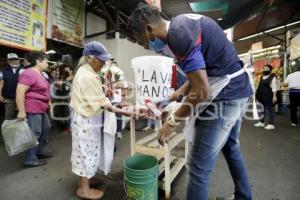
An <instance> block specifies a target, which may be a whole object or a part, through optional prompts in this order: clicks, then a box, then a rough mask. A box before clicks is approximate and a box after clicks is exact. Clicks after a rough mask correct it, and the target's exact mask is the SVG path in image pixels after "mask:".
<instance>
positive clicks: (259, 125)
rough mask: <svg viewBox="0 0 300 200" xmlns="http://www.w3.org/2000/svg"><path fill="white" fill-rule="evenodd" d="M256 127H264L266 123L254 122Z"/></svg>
mask: <svg viewBox="0 0 300 200" xmlns="http://www.w3.org/2000/svg"><path fill="white" fill-rule="evenodd" d="M254 126H255V127H264V126H265V124H264V123H262V122H257V123H256V124H254Z"/></svg>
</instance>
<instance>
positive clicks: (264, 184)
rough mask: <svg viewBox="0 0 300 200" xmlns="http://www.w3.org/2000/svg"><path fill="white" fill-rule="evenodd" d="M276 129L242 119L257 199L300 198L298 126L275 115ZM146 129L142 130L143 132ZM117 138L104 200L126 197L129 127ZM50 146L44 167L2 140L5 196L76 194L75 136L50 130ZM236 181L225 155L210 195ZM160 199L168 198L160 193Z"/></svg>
mask: <svg viewBox="0 0 300 200" xmlns="http://www.w3.org/2000/svg"><path fill="white" fill-rule="evenodd" d="M276 121H277V122H276V129H275V130H273V131H267V130H264V129H262V128H255V127H253V124H254V122H253V121H250V122H249V121H248V122H244V124H243V127H242V132H241V146H242V150H243V152H244V158H245V160H246V165H247V168H248V173H249V176H250V179H251V180H250V181H251V185H252V189H253V197H254V198H253V199H254V200H300V127H291V126H289V122H288V120H287V118H286V117H284V116H278V117H277V118H276ZM145 134H146V133H144V132H143V133H142V132H140V133H138V135H139V137H141V136H143V135H145ZM123 135H124V138H123V140H120V141H117V146H118V151H117V153H116V155H115V159H114V163H113V170H112V172H111V174H109V176H107V177H106V178H104V176H102V175H101V174H100V175H98V176H99V177H102V178H103V180H104V183H103V184H101V185H99V186H98V187H99V188H101V189H104V190H105V196H104V197H103V200H121V199H126V198H125V194H124V190H123V179H122V178H123V161H124V160H125V159H126V158H127V157H128V156H129V151H130V150H129V149H130V144H129V133H128V132H127V131H126V132H124V134H123ZM49 148H50V149H52V150H53V152H54V157H53V158H52V159H50V160H49V162H48V164H47V165H46V166H43V167H39V168H33V169H24V168H23V167H22V161H23V157H24V155H23V154H21V155H18V156H15V157H12V158H9V157H8V156H7V153H6V151H5V148H4V146H3V144H0V185H1V187H0V199H1V200H23V199H26V200H73V199H77V198H76V197H75V196H74V192H75V186H76V176H75V175H73V174H72V172H71V165H70V161H69V160H70V151H71V137H70V135H63V134H61V133H60V132H59V131H58V130H57V129H56V130H55V129H54V130H52V134H51V135H50V143H49ZM186 182H187V171H186V170H183V171H182V172H181V173H180V174H179V176H178V177H177V178H176V179H175V182H174V184H173V190H172V199H173V200H183V199H185V193H186ZM233 187H234V186H233V183H232V180H231V177H230V174H229V171H228V168H227V166H226V163H225V161H224V159H223V157H222V156H220V159H219V160H218V163H217V165H216V168H215V170H214V173H213V176H212V183H211V189H210V196H211V197H216V196H220V195H225V194H231V193H232V192H233ZM160 196H161V197H160V199H164V198H163V195H162V194H161V195H160Z"/></svg>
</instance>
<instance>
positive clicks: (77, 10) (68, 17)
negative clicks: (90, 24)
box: [51, 0, 84, 46]
mask: <svg viewBox="0 0 300 200" xmlns="http://www.w3.org/2000/svg"><path fill="white" fill-rule="evenodd" d="M83 19H84V6H83V1H82V0H53V2H52V26H51V38H52V39H54V40H59V41H63V42H67V43H70V44H73V45H77V46H83V34H84V23H83Z"/></svg>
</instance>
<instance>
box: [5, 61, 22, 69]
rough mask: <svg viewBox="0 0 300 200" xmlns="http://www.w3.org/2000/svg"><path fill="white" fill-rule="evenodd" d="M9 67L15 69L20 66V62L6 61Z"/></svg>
mask: <svg viewBox="0 0 300 200" xmlns="http://www.w3.org/2000/svg"><path fill="white" fill-rule="evenodd" d="M8 64H9V66H11V67H13V68H16V67H19V66H20V61H19V60H18V59H12V60H9V61H8Z"/></svg>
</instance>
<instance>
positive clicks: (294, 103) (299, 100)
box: [289, 92, 300, 124]
mask: <svg viewBox="0 0 300 200" xmlns="http://www.w3.org/2000/svg"><path fill="white" fill-rule="evenodd" d="M289 95H290V116H291V121H292V123H294V124H298V116H297V112H298V107H300V93H291V92H290V93H289Z"/></svg>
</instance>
